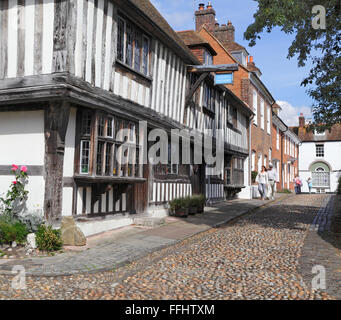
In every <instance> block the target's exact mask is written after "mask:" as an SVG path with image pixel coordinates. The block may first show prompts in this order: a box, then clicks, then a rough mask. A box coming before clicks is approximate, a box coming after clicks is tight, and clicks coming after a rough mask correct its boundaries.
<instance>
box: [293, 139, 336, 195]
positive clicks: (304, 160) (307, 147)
mask: <svg viewBox="0 0 341 320" xmlns="http://www.w3.org/2000/svg"><path fill="white" fill-rule="evenodd" d="M315 144H316V143H315V142H305V143H303V144H302V145H301V146H300V150H299V159H300V162H299V165H300V168H299V170H300V177H301V178H302V180H303V189H302V191H303V192H308V191H309V189H308V186H307V184H306V180H307V179H308V177H311V173H310V172H308V170H309V167H310V165H311V164H312V163H313V162H315V161H322V162H323V161H324V162H327V163H328V164H329V165H330V166H331V170H332V171H331V174H330V187H331V189H330V190H327V191H331V192H334V191H336V188H337V182H338V177H339V176H340V174H341V172H340V170H341V159H340V155H341V141H330V142H324V143H323V144H324V155H325V156H324V157H323V158H316V147H315ZM313 191H315V190H314V189H313Z"/></svg>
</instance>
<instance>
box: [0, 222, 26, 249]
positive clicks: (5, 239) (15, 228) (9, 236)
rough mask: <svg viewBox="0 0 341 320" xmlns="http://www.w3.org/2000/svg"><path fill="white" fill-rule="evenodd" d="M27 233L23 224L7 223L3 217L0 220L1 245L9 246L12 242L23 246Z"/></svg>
mask: <svg viewBox="0 0 341 320" xmlns="http://www.w3.org/2000/svg"><path fill="white" fill-rule="evenodd" d="M28 233H29V231H28V230H27V228H26V226H25V224H23V223H22V222H20V221H9V220H8V219H6V218H3V217H2V218H1V219H0V243H1V244H11V243H12V242H13V241H15V242H16V243H18V244H25V242H26V237H27V235H28Z"/></svg>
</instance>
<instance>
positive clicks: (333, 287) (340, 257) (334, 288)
mask: <svg viewBox="0 0 341 320" xmlns="http://www.w3.org/2000/svg"><path fill="white" fill-rule="evenodd" d="M334 198H335V196H330V195H328V196H326V198H325V200H324V203H323V205H322V207H321V208H320V210H319V211H318V213H317V214H316V216H315V218H314V221H313V223H312V224H311V226H310V229H309V233H308V234H307V237H306V239H305V242H304V246H303V248H302V255H301V258H300V273H301V274H302V276H303V279H304V281H305V282H307V283H312V280H313V278H314V277H315V276H317V275H322V274H321V271H322V270H324V271H325V291H326V292H327V293H328V294H330V295H332V296H334V297H335V298H337V299H341V250H340V248H339V245H338V244H337V243H336V239H335V234H334V233H333V230H332V225H331V222H332V219H333V214H334V210H333V202H334ZM316 266H318V269H316V272H315V273H313V272H312V270H313V268H314V267H316ZM321 268H322V269H321Z"/></svg>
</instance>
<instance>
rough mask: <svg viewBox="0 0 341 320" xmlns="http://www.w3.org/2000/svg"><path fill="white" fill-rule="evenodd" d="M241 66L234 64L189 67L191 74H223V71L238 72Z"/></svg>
mask: <svg viewBox="0 0 341 320" xmlns="http://www.w3.org/2000/svg"><path fill="white" fill-rule="evenodd" d="M238 69H239V66H238V64H237V63H234V64H217V65H210V66H207V65H198V66H188V71H189V72H197V73H202V72H223V71H238Z"/></svg>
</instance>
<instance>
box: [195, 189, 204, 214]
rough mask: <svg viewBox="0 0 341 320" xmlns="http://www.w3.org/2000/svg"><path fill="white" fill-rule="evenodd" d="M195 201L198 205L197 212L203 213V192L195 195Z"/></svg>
mask: <svg viewBox="0 0 341 320" xmlns="http://www.w3.org/2000/svg"><path fill="white" fill-rule="evenodd" d="M194 199H195V202H196V206H197V213H203V212H204V208H205V200H206V199H205V196H204V195H203V194H200V195H197V196H195V198H194Z"/></svg>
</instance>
